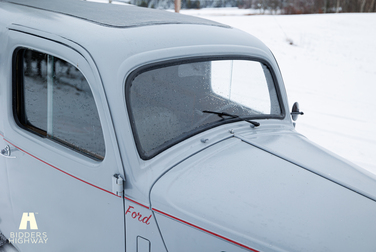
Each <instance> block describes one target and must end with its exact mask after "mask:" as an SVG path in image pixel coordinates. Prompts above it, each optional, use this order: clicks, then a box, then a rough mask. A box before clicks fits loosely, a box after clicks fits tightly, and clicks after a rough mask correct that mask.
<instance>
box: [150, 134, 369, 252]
mask: <svg viewBox="0 0 376 252" xmlns="http://www.w3.org/2000/svg"><path fill="white" fill-rule="evenodd" d="M305 151H309V153H303V152H305ZM341 167H342V173H343V174H342V173H341V172H340V171H341ZM367 175H368V174H363V173H362V172H361V170H360V169H357V168H354V167H352V166H351V165H350V164H348V163H346V162H345V161H344V160H340V159H338V158H336V157H333V156H332V155H330V154H328V153H327V152H325V151H324V150H322V149H321V148H319V147H317V146H315V145H313V144H312V143H310V142H309V141H307V140H306V139H305V138H304V137H301V136H300V135H298V134H285V135H280V136H278V137H276V136H274V137H273V136H264V137H263V136H259V137H256V138H255V137H249V138H247V137H244V136H243V137H242V136H239V137H238V136H236V137H233V138H230V139H227V140H224V141H222V142H220V143H217V144H215V145H213V146H211V147H209V148H207V149H206V150H204V151H202V152H200V153H198V154H196V155H194V156H192V157H190V158H188V159H187V160H185V161H183V162H182V163H180V164H178V165H177V166H175V167H174V168H172V169H171V170H170V171H168V172H167V173H166V174H165V175H163V176H162V177H161V178H160V179H159V180H158V181H157V182H156V183H155V185H154V186H153V188H152V191H151V204H152V209H153V210H154V213H155V216H156V220H157V222H158V225H159V227H160V230H161V233H162V235H163V237H164V239H165V241H166V245H167V248H168V247H169V241H171V242H172V241H173V240H174V239H177V238H176V237H175V238H174V234H171V232H169V231H168V230H169V229H170V228H169V227H170V224H172V223H171V222H174V223H176V222H178V223H181V224H182V225H183V226H185V227H186V226H187V225H188V226H189V227H190V228H192V229H197V231H198V232H199V233H200V231H201V233H202V232H204V233H207V234H209V235H211V236H215V237H216V238H218V239H222V240H226V241H227V242H230V243H232V244H233V245H234V246H237V247H239V248H242V249H244V248H245V249H248V250H253V251H259V250H268V251H269V250H271V249H273V251H332V250H333V251H334V250H335V251H342V250H346V251H352V250H354V251H371V250H372V249H373V248H375V246H376V239H375V236H374V233H375V227H376V214H375V213H376V202H375V200H374V198H375V195H376V193H375V192H376V182H375V180H374V179H373V178H372V177H369V176H367ZM338 177H339V178H338ZM174 225H175V224H174ZM360 230H361V232H359V231H360ZM174 232H176V231H174ZM169 237H170V238H169ZM182 237H184V234H181V235H180V236H179V239H184V238H182ZM349 237H351V239H349ZM354 241H356V242H354Z"/></svg>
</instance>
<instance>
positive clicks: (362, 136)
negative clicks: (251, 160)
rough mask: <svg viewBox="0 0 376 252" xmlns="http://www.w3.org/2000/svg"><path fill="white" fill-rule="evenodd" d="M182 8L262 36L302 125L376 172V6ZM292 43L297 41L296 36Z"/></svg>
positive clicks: (306, 131) (325, 144)
mask: <svg viewBox="0 0 376 252" xmlns="http://www.w3.org/2000/svg"><path fill="white" fill-rule="evenodd" d="M225 10H226V9H203V10H182V11H181V13H183V14H188V15H195V16H199V17H202V18H207V19H211V20H214V21H217V22H220V23H224V24H228V25H230V26H232V27H235V28H238V29H241V30H244V31H246V32H248V33H251V34H253V35H255V36H256V37H258V38H259V39H261V40H262V41H263V42H264V43H265V44H266V45H267V46H268V47H269V48H270V49H271V50H272V51H273V53H274V55H275V56H276V58H277V61H278V62H279V65H280V68H281V71H282V75H283V77H284V82H285V85H286V89H287V93H288V97H289V103H290V106H292V104H293V102H295V101H298V102H299V103H300V108H301V110H302V111H304V113H305V115H304V116H301V117H300V118H299V119H298V121H297V127H296V129H297V131H298V132H300V133H302V134H304V135H305V136H307V137H308V138H309V139H310V140H312V141H314V142H316V143H318V144H319V145H321V146H323V147H325V148H327V149H329V150H331V151H332V152H334V153H336V154H338V155H340V156H342V157H344V158H346V159H348V160H350V161H352V162H353V163H355V164H357V165H359V166H361V167H363V168H366V169H368V170H370V171H372V172H373V173H376V98H375V96H376V42H375V40H376V28H375V24H376V13H375V14H374V13H372V14H317V15H293V16H284V15H245V14H246V13H244V12H245V11H244V10H238V11H237V10H236V9H234V8H230V9H228V12H226V11H225ZM290 42H291V43H292V45H291V44H290Z"/></svg>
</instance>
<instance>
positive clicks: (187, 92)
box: [127, 60, 282, 159]
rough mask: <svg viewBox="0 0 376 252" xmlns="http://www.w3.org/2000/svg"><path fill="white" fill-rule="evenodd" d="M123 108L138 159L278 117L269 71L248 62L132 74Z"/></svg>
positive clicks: (201, 64) (205, 63)
mask: <svg viewBox="0 0 376 252" xmlns="http://www.w3.org/2000/svg"><path fill="white" fill-rule="evenodd" d="M127 105H128V111H129V114H130V117H131V124H132V129H133V132H134V135H135V138H136V144H137V148H138V151H139V153H140V156H141V157H142V158H143V159H149V158H151V157H153V156H155V155H157V154H158V153H160V152H161V151H163V150H164V149H166V148H168V147H170V146H172V145H173V144H176V143H177V142H179V141H181V140H183V139H185V138H187V137H189V136H192V135H193V134H196V133H198V132H202V131H203V130H206V129H209V128H212V127H215V126H218V125H221V124H224V123H229V122H234V121H239V120H245V119H252V120H257V119H265V118H281V117H282V112H281V107H280V103H279V101H278V97H277V91H276V88H275V84H274V82H273V78H272V75H271V72H270V70H269V68H268V67H267V66H266V65H265V64H263V63H260V62H258V61H251V60H214V61H202V62H190V63H182V64H174V65H167V66H166V65H163V66H161V67H153V68H149V69H146V70H142V71H141V72H136V73H134V74H133V78H130V80H128V82H127ZM208 112H209V113H208ZM212 112H217V113H212ZM226 115H230V116H226Z"/></svg>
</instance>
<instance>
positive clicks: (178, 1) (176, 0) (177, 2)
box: [175, 0, 181, 13]
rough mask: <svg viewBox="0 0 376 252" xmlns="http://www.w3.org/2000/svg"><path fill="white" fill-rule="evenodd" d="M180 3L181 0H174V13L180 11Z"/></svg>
mask: <svg viewBox="0 0 376 252" xmlns="http://www.w3.org/2000/svg"><path fill="white" fill-rule="evenodd" d="M180 4H181V0H175V12H176V13H179V12H180Z"/></svg>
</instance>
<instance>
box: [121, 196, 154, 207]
mask: <svg viewBox="0 0 376 252" xmlns="http://www.w3.org/2000/svg"><path fill="white" fill-rule="evenodd" d="M124 199H126V200H129V201H131V202H133V203H135V204H137V205H139V206H142V207H145V208H147V209H149V207H148V206H145V205H143V204H141V203H138V202H137V201H135V200H133V199H130V198H128V197H125V196H124Z"/></svg>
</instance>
